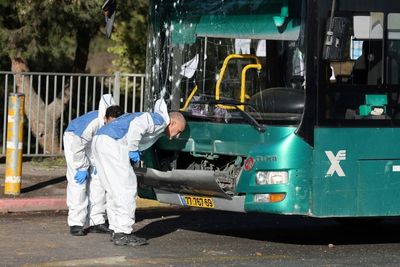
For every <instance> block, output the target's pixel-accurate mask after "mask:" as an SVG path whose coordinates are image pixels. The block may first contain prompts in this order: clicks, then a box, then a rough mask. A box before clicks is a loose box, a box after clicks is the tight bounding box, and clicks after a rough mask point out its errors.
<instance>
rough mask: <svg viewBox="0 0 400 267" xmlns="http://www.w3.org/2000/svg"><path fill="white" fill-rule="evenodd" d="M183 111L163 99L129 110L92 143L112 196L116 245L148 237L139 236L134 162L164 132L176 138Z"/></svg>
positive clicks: (102, 179)
mask: <svg viewBox="0 0 400 267" xmlns="http://www.w3.org/2000/svg"><path fill="white" fill-rule="evenodd" d="M185 126H186V121H185V118H184V117H183V115H182V114H181V113H179V112H171V113H168V111H167V105H166V104H165V102H164V100H163V99H160V100H158V101H157V102H156V104H155V107H154V112H145V113H140V112H139V113H128V114H124V115H122V116H121V117H119V118H118V119H115V120H114V121H112V122H111V123H109V124H107V125H105V126H104V127H102V128H101V129H100V130H99V131H98V132H97V134H96V135H95V137H94V138H93V143H92V152H93V156H94V160H95V164H96V168H97V171H98V173H99V178H100V182H101V184H102V185H103V186H104V188H105V190H106V194H107V196H108V198H107V203H106V209H107V216H108V220H109V224H110V225H109V228H110V230H111V238H112V239H111V240H112V241H113V242H114V244H115V245H119V246H123V245H130V246H138V245H144V244H147V241H146V239H144V238H139V237H137V236H135V235H134V234H133V233H132V232H133V224H134V223H135V210H136V196H137V180H136V175H135V172H134V170H133V168H132V166H131V163H136V162H139V161H140V153H139V152H140V151H143V150H145V149H147V148H149V147H150V146H152V145H153V144H154V143H155V142H156V141H157V139H158V138H159V137H161V136H162V135H163V134H164V133H165V134H166V135H167V136H168V137H169V138H170V139H172V138H173V137H178V136H179V134H180V133H181V132H182V131H183V130H184V129H185Z"/></svg>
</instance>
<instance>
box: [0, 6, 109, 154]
mask: <svg viewBox="0 0 400 267" xmlns="http://www.w3.org/2000/svg"><path fill="white" fill-rule="evenodd" d="M101 4H102V1H100V0H85V1H80V0H42V1H32V0H25V1H24V0H17V1H1V2H0V9H1V10H2V12H1V14H0V40H7V41H6V42H5V44H6V45H4V43H3V46H4V47H2V48H3V49H2V51H1V52H0V57H1V56H4V53H6V54H7V55H8V57H9V58H10V61H11V71H12V72H16V73H18V72H27V71H30V66H35V69H34V71H47V70H52V71H54V70H61V69H62V68H64V69H63V71H65V68H69V69H70V71H71V72H79V73H83V72H84V71H85V69H86V63H87V58H88V54H89V45H90V41H91V39H92V38H93V36H94V35H95V34H96V33H97V32H98V31H99V28H100V27H101V26H102V25H103V17H102V15H101ZM74 46H75V48H76V49H75V51H73V49H71V47H74ZM60 59H64V60H65V59H66V60H65V61H64V60H60ZM61 61H62V62H63V63H64V64H62V65H61V64H59V63H58V62H61ZM65 62H71V64H70V65H69V66H68V63H67V64H65ZM55 67H56V68H55ZM23 79H26V80H25V81H23ZM28 83H29V80H28V78H27V77H23V76H17V78H16V86H17V90H18V92H20V93H24V94H25V105H26V104H27V103H29V101H31V102H32V103H39V105H38V106H36V105H33V106H34V108H33V109H31V110H29V109H27V108H25V111H26V116H27V118H28V119H29V120H30V122H31V125H32V133H33V135H34V136H35V137H36V138H37V139H38V140H39V144H40V145H41V146H42V147H44V144H45V143H46V151H45V152H47V153H51V152H57V151H59V150H60V146H61V144H59V143H57V140H59V138H58V137H57V136H56V138H55V139H54V140H55V142H51V141H50V138H51V133H50V131H51V129H52V128H53V125H48V127H47V128H45V121H44V119H45V118H44V117H43V116H36V114H38V113H37V109H39V110H44V108H45V105H46V104H45V102H44V101H43V100H42V99H41V97H40V96H39V95H38V94H37V93H36V92H35V90H32V91H33V92H32V94H29V88H28V87H27V86H22V84H28ZM69 95H70V92H69V86H66V88H65V90H64V102H63V103H61V96H58V97H57V98H55V100H54V101H53V102H51V103H49V104H48V107H47V110H48V112H50V114H55V118H56V120H55V121H57V120H58V119H59V118H60V116H61V115H62V114H61V107H62V105H65V104H66V103H68V101H69ZM29 98H30V99H29ZM48 123H54V122H53V120H52V121H51V122H48ZM46 131H47V134H45V132H46ZM45 136H46V137H47V140H45Z"/></svg>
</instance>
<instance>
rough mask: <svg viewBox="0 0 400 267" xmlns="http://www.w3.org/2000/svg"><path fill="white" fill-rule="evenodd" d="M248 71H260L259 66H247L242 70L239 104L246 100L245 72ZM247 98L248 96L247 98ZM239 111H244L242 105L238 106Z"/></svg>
mask: <svg viewBox="0 0 400 267" xmlns="http://www.w3.org/2000/svg"><path fill="white" fill-rule="evenodd" d="M248 69H257V70H261V64H259V63H257V64H247V65H246V66H245V67H244V68H243V70H242V81H241V87H240V102H241V103H244V100H245V98H246V96H247V95H246V72H247V70H248ZM247 97H248V96H247ZM238 108H240V109H241V110H244V105H240V106H238Z"/></svg>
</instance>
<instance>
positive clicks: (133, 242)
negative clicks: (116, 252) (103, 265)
mask: <svg viewBox="0 0 400 267" xmlns="http://www.w3.org/2000/svg"><path fill="white" fill-rule="evenodd" d="M114 245H117V246H133V247H135V246H142V245H147V240H146V239H144V238H140V237H137V236H135V235H134V234H124V233H114Z"/></svg>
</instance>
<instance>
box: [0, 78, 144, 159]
mask: <svg viewBox="0 0 400 267" xmlns="http://www.w3.org/2000/svg"><path fill="white" fill-rule="evenodd" d="M144 78H145V76H144V74H124V73H118V72H117V73H114V74H113V75H104V74H75V73H38V72H23V73H12V72H4V71H0V101H1V100H3V103H2V104H0V129H1V130H0V134H1V136H0V140H1V142H2V143H1V145H0V152H1V153H0V157H4V156H5V153H6V147H5V146H6V131H7V109H8V107H7V106H8V105H7V102H8V95H9V94H10V93H25V114H26V116H25V118H26V119H25V122H24V141H23V142H24V148H23V155H24V156H28V157H33V156H61V155H63V150H62V136H63V131H64V129H65V128H66V127H67V125H68V123H69V122H70V121H71V120H73V119H74V118H76V117H78V116H80V115H82V114H84V113H87V112H89V111H92V110H97V108H98V103H99V100H100V97H101V95H103V94H106V93H112V94H113V96H114V99H115V101H116V102H117V104H119V105H120V106H121V107H123V109H124V111H125V112H137V111H143V104H144V103H143V93H144ZM34 118H36V119H34Z"/></svg>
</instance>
